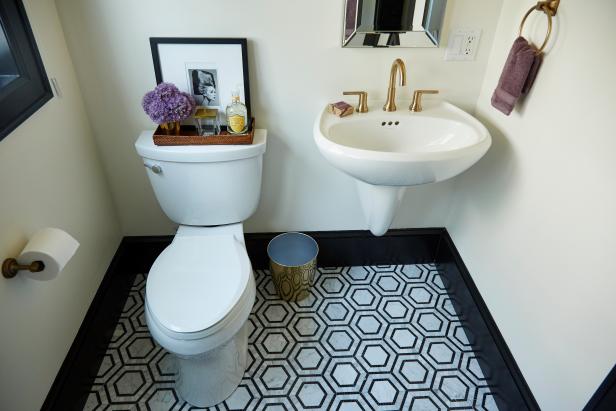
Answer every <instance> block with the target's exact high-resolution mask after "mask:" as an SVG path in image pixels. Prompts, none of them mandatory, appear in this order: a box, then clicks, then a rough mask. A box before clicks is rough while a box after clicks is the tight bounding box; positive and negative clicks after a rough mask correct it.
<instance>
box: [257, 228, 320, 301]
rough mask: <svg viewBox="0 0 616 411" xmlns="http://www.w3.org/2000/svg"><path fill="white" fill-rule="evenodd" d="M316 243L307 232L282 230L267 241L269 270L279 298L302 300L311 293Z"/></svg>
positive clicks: (315, 263)
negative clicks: (281, 232) (283, 231)
mask: <svg viewBox="0 0 616 411" xmlns="http://www.w3.org/2000/svg"><path fill="white" fill-rule="evenodd" d="M318 253H319V246H318V245H317V242H316V241H315V240H314V239H313V238H312V237H310V236H309V235H306V234H303V233H284V234H280V235H278V236H276V237H274V238H273V239H272V241H270V242H269V244H268V245H267V255H268V256H269V259H270V272H271V274H272V279H273V281H274V286H275V287H276V292H278V295H279V296H280V298H282V299H283V300H286V301H301V300H303V299H304V298H306V297H308V296H309V295H310V287H311V286H312V284H313V282H314V274H315V271H316V267H317V254H318Z"/></svg>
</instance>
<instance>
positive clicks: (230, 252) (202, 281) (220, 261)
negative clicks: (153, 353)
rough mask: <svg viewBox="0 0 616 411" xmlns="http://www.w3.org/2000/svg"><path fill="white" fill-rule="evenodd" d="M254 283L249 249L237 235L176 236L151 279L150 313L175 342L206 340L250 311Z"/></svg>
mask: <svg viewBox="0 0 616 411" xmlns="http://www.w3.org/2000/svg"><path fill="white" fill-rule="evenodd" d="M250 280H252V269H251V265H250V260H249V259H248V255H247V253H246V249H245V247H244V245H243V243H241V242H240V241H238V240H237V238H236V237H235V236H234V235H233V234H231V233H228V234H208V235H189V236H176V237H175V238H174V240H173V242H172V243H171V245H169V246H168V247H167V248H166V249H165V250H164V251H163V252H162V253H161V254H160V256H159V257H158V258H157V259H156V261H155V262H154V265H153V266H152V268H151V270H150V273H149V275H148V280H147V283H146V308H147V311H148V315H149V317H150V320H151V321H152V322H154V323H155V324H156V325H157V326H158V328H159V329H160V330H161V331H162V332H163V333H164V334H166V335H167V336H168V337H171V338H172V339H178V340H194V339H201V338H205V337H207V336H209V335H211V334H213V333H216V332H217V331H219V330H221V329H224V328H225V327H226V326H227V325H228V323H229V322H232V321H236V317H238V313H240V312H244V311H246V308H247V307H245V306H246V305H247V304H249V306H250V308H252V304H253V301H254V293H252V292H247V291H249V290H247V288H249V287H248V284H249V283H250Z"/></svg>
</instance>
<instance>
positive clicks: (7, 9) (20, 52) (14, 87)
mask: <svg viewBox="0 0 616 411" xmlns="http://www.w3.org/2000/svg"><path fill="white" fill-rule="evenodd" d="M0 30H3V31H4V35H5V37H6V40H7V43H8V46H9V50H10V52H11V54H12V56H13V60H14V62H15V65H16V67H17V71H18V78H16V79H15V80H13V81H11V82H10V83H8V84H6V85H5V86H4V87H2V88H0V140H2V139H4V137H6V136H7V135H8V134H9V133H11V132H12V131H13V130H15V129H16V128H17V127H18V126H19V125H20V124H21V123H23V122H24V121H26V120H27V119H28V118H29V117H30V116H31V115H32V114H34V113H35V112H36V111H37V110H38V109H39V108H41V107H42V106H43V105H44V104H45V103H46V102H48V101H49V100H51V98H52V97H53V93H52V91H51V85H50V84H49V79H48V78H47V73H46V72H45V66H44V65H43V60H42V59H41V55H40V53H39V50H38V47H37V45H36V41H35V39H34V35H33V33H32V28H31V26H30V22H29V20H28V15H27V14H26V10H25V8H24V5H23V3H22V1H21V0H0Z"/></svg>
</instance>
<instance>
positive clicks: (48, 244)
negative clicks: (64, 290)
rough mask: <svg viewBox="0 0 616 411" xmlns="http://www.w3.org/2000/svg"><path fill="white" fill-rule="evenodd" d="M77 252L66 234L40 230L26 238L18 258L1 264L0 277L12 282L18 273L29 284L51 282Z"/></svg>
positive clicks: (77, 246)
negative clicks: (29, 280)
mask: <svg viewBox="0 0 616 411" xmlns="http://www.w3.org/2000/svg"><path fill="white" fill-rule="evenodd" d="M78 248H79V242H78V241H77V240H75V239H74V238H73V237H72V236H71V235H70V234H69V233H67V232H66V231H63V230H61V229H59V228H53V227H46V228H42V229H40V230H38V231H37V232H35V233H34V234H33V235H32V237H30V240H29V241H28V243H27V244H26V246H25V247H24V248H23V250H22V251H21V253H20V254H19V255H18V256H16V257H15V258H7V259H6V260H4V262H3V263H2V276H3V277H4V278H15V277H16V276H17V274H18V273H19V272H20V271H21V272H23V274H22V276H23V277H26V278H30V279H32V280H37V281H49V280H53V279H54V278H56V276H57V275H58V274H60V272H62V270H63V269H64V266H66V264H67V263H68V262H69V260H70V259H71V258H72V257H73V255H74V254H75V252H76V251H77V249H78ZM22 263H25V264H22ZM32 273H34V274H32Z"/></svg>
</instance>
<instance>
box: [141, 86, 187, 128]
mask: <svg viewBox="0 0 616 411" xmlns="http://www.w3.org/2000/svg"><path fill="white" fill-rule="evenodd" d="M141 106H142V107H143V110H144V111H145V112H146V114H147V115H148V116H150V118H151V119H152V121H153V122H155V123H156V124H160V126H161V127H162V128H163V129H165V130H167V131H169V130H171V129H172V127H173V128H175V130H176V134H177V132H178V131H179V128H180V121H182V120H185V119H187V118H188V117H190V116H191V115H192V114H193V112H194V111H195V107H196V103H195V100H194V98H193V97H192V96H191V95H190V94H188V93H184V92H182V91H180V90H178V88H177V87H176V86H175V85H173V84H171V83H160V84H159V85H158V86H156V88H155V89H154V90H152V91H150V92H148V93H146V95H145V96H143V100H142V102H141Z"/></svg>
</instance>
